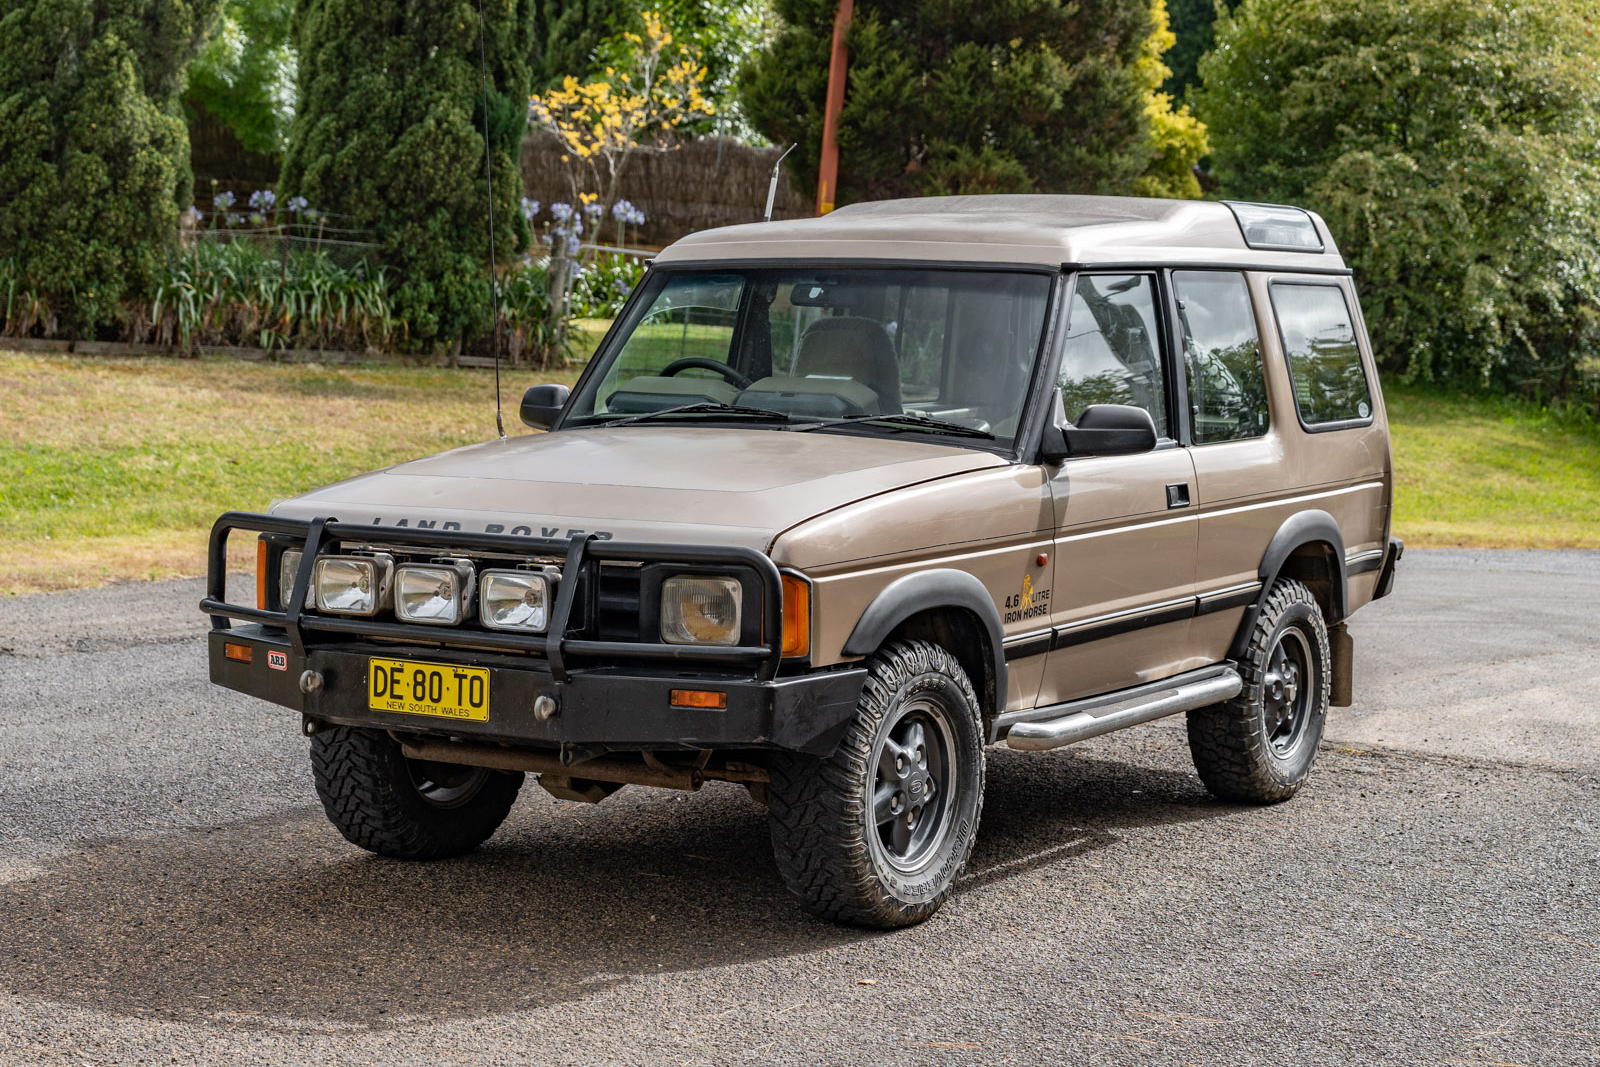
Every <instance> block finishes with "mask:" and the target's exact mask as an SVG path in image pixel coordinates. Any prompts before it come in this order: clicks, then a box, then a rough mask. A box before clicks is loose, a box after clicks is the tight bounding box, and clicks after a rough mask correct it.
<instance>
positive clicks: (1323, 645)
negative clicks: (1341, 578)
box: [1189, 578, 1329, 804]
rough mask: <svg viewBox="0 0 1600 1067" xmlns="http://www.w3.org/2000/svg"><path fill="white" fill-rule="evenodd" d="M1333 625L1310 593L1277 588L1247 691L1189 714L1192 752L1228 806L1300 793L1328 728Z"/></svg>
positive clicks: (1249, 651) (1253, 647) (1244, 664)
mask: <svg viewBox="0 0 1600 1067" xmlns="http://www.w3.org/2000/svg"><path fill="white" fill-rule="evenodd" d="M1328 662H1329V655H1328V626H1327V622H1326V621H1325V620H1324V619H1323V617H1322V609H1321V607H1320V606H1318V604H1317V600H1316V597H1314V596H1312V595H1311V590H1309V589H1307V588H1306V587H1305V586H1304V585H1303V584H1301V583H1300V582H1297V581H1295V580H1293V579H1288V578H1285V579H1280V580H1279V581H1277V582H1275V583H1273V586H1272V589H1271V590H1270V591H1269V592H1268V594H1267V600H1266V603H1265V604H1264V605H1263V607H1262V609H1261V613H1260V614H1259V615H1258V616H1256V621H1255V626H1254V627H1253V628H1252V629H1251V631H1250V643H1249V645H1248V646H1246V648H1245V653H1244V655H1243V656H1241V657H1240V660H1239V673H1240V675H1241V676H1242V678H1243V680H1244V688H1243V689H1242V690H1241V691H1240V693H1239V695H1238V696H1237V697H1235V698H1234V699H1233V700H1230V701H1228V702H1227V703H1225V704H1218V705H1216V706H1215V707H1210V708H1202V709H1200V710H1199V711H1191V712H1190V713H1189V752H1190V753H1191V754H1192V755H1193V756H1194V765H1195V769H1196V770H1198V771H1199V772H1200V780H1201V781H1202V782H1204V783H1205V784H1206V788H1207V789H1209V790H1211V792H1212V793H1214V794H1216V795H1217V796H1218V797H1220V798H1222V799H1223V800H1238V801H1244V802H1246V803H1252V804H1272V803H1276V802H1278V801H1280V800H1288V799H1289V798H1290V797H1292V796H1294V795H1295V793H1296V792H1298V791H1299V789H1300V786H1301V785H1303V784H1304V783H1305V780H1306V777H1307V776H1308V775H1310V773H1311V764H1312V762H1313V761H1315V760H1316V758H1317V745H1318V744H1319V743H1320V742H1321V741H1322V731H1323V728H1324V727H1325V726H1326V725H1327V721H1328V681H1329V674H1328Z"/></svg>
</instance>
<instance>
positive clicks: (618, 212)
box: [611, 200, 644, 226]
mask: <svg viewBox="0 0 1600 1067" xmlns="http://www.w3.org/2000/svg"><path fill="white" fill-rule="evenodd" d="M611 217H612V218H614V219H616V220H617V221H618V222H623V223H627V224H628V225H630V226H638V225H640V224H641V223H643V222H644V212H643V211H640V210H639V209H638V208H636V207H634V206H633V203H632V202H631V201H628V200H618V201H617V202H616V203H615V204H612V205H611Z"/></svg>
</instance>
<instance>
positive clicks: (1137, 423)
mask: <svg viewBox="0 0 1600 1067" xmlns="http://www.w3.org/2000/svg"><path fill="white" fill-rule="evenodd" d="M1155 447H1156V424H1155V420H1154V419H1152V418H1151V417H1150V413H1149V412H1148V411H1146V410H1145V409H1144V408H1136V407H1130V406H1128V405H1126V404H1094V405H1091V406H1089V407H1086V408H1084V409H1083V414H1082V415H1079V416H1078V422H1077V425H1075V426H1048V427H1046V428H1045V431H1044V438H1043V440H1041V441H1040V442H1039V461H1040V462H1041V463H1060V462H1061V461H1062V460H1064V459H1066V458H1067V457H1068V456H1126V455H1132V454H1134V453H1136V452H1149V451H1151V450H1153V449H1154V448H1155Z"/></svg>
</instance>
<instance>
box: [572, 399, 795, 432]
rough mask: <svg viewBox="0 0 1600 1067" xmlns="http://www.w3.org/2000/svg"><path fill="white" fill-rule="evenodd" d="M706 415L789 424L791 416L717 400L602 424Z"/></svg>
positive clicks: (609, 424) (646, 413) (625, 423)
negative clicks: (675, 416)
mask: <svg viewBox="0 0 1600 1067" xmlns="http://www.w3.org/2000/svg"><path fill="white" fill-rule="evenodd" d="M700 412H703V413H706V414H710V415H743V416H752V417H755V418H762V419H776V420H778V421H779V422H788V421H789V416H788V415H785V414H784V413H783V412H781V411H772V410H770V409H768V408H746V407H740V406H739V405H737V404H723V403H719V402H718V401H715V400H702V401H699V402H698V403H694V404H682V405H680V406H678V407H675V408H662V409H661V410H660V411H646V412H644V413H643V414H640V415H629V416H628V417H627V418H625V419H617V420H616V421H615V422H606V423H602V425H604V426H626V425H628V424H629V423H630V422H644V421H645V420H646V419H654V418H658V417H660V416H662V415H680V414H696V413H700Z"/></svg>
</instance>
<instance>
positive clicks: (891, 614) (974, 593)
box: [843, 568, 1007, 715]
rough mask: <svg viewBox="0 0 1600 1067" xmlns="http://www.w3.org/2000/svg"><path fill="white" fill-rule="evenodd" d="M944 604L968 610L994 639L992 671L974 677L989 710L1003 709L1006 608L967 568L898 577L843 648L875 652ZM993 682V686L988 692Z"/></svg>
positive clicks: (989, 659)
mask: <svg viewBox="0 0 1600 1067" xmlns="http://www.w3.org/2000/svg"><path fill="white" fill-rule="evenodd" d="M940 610H946V611H949V610H955V611H963V612H967V613H969V614H970V615H972V616H973V617H974V618H976V619H977V620H978V624H979V626H981V627H982V629H983V633H984V637H985V638H986V642H985V643H986V644H987V645H988V647H987V648H986V649H985V650H984V652H985V653H986V655H985V656H984V657H983V663H984V666H985V667H986V668H987V669H986V671H985V673H986V674H987V675H988V677H987V678H974V679H972V681H973V683H974V688H976V689H977V690H978V694H979V697H980V700H983V698H987V701H986V702H987V703H988V705H989V706H988V707H987V708H986V709H985V711H986V713H987V714H989V715H995V714H998V713H999V712H1000V711H1001V710H1003V709H1004V705H1005V701H1006V685H1007V674H1006V658H1005V633H1004V631H1003V630H1002V629H1001V626H1000V611H999V609H998V608H996V607H995V603H994V598H993V597H992V596H990V595H989V590H988V587H987V586H985V585H984V584H983V582H982V581H980V580H979V579H978V578H976V577H974V576H973V575H971V574H969V573H967V572H966V571H959V570H955V569H953V568H937V569H934V570H927V571H918V572H916V573H914V574H907V575H904V576H903V577H900V578H896V579H895V580H894V581H892V582H890V583H889V584H888V585H887V586H885V587H884V588H883V589H882V590H881V591H880V592H879V593H878V595H877V596H876V597H874V598H873V600H872V603H870V604H868V605H867V610H866V611H864V612H862V613H861V618H860V619H859V620H857V621H856V625H855V629H854V630H852V631H851V632H850V637H849V639H848V640H847V641H845V643H844V649H843V652H844V654H845V655H847V656H869V655H871V654H872V653H873V652H875V651H877V650H878V649H879V648H880V647H881V646H882V645H883V643H884V642H885V641H886V640H888V638H889V635H890V634H892V633H894V631H895V630H896V629H897V628H898V627H900V626H901V625H903V624H904V623H906V622H907V621H909V620H911V619H913V618H915V617H916V616H918V615H923V614H926V613H929V612H937V611H940ZM949 651H950V652H951V653H952V654H955V655H957V657H958V658H960V655H961V653H962V652H963V650H961V649H950V650H949ZM985 683H988V684H987V685H986V684H985ZM991 686H992V692H989V693H986V692H985V690H986V689H990V688H991Z"/></svg>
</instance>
